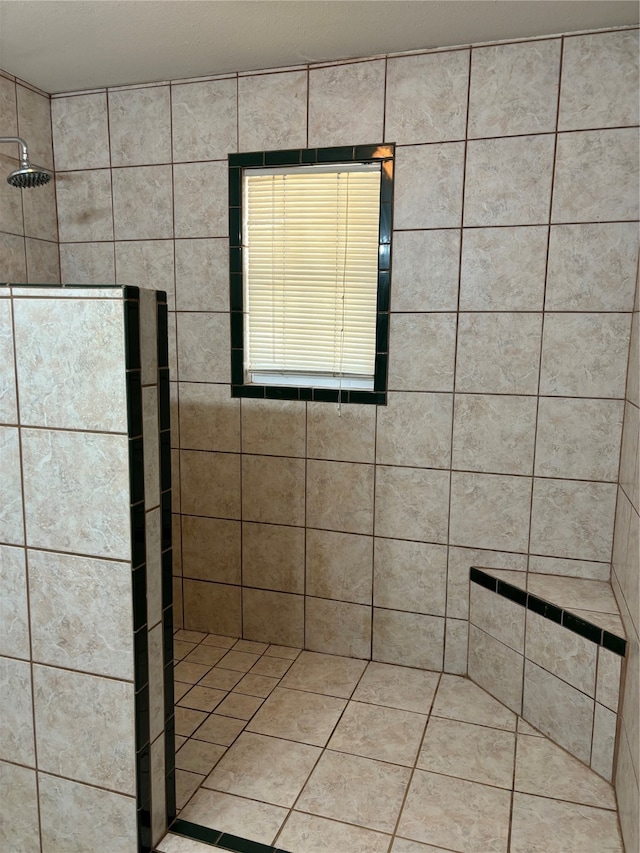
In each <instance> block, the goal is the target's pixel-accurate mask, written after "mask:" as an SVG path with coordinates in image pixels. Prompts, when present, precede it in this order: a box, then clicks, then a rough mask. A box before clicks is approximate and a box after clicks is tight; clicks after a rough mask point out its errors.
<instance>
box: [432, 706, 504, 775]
mask: <svg viewBox="0 0 640 853" xmlns="http://www.w3.org/2000/svg"><path fill="white" fill-rule="evenodd" d="M515 742H516V738H515V734H513V733H512V732H505V731H502V730H500V729H491V728H489V727H488V726H475V725H473V724H471V723H462V722H460V721H459V720H446V719H441V718H439V717H432V718H431V719H430V720H429V725H428V726H427V733H426V735H425V738H424V743H423V744H422V749H421V750H420V755H419V756H418V762H417V767H419V768H420V769H421V770H430V771H431V772H433V773H444V774H446V775H447V776H457V777H458V778H460V779H468V780H469V781H471V782H482V783H483V784H484V785H495V786H497V787H498V788H507V789H508V790H511V788H512V785H513V765H514V761H515Z"/></svg>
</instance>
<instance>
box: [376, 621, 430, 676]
mask: <svg viewBox="0 0 640 853" xmlns="http://www.w3.org/2000/svg"><path fill="white" fill-rule="evenodd" d="M443 655H444V619H443V618H442V617H440V616H423V615H422V614H419V613H404V612H402V611H399V610H382V609H381V608H378V607H375V608H374V610H373V659H374V660H377V661H381V662H382V663H395V664H402V665H404V666H414V667H419V668H421V669H433V670H441V669H442V662H443Z"/></svg>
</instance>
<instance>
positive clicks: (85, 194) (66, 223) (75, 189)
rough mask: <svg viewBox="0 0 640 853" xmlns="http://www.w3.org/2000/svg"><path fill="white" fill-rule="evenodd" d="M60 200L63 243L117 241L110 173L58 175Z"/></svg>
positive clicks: (67, 173) (57, 193)
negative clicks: (114, 228) (114, 235)
mask: <svg viewBox="0 0 640 853" xmlns="http://www.w3.org/2000/svg"><path fill="white" fill-rule="evenodd" d="M56 198H57V203H58V228H59V232H60V241H61V242H67V241H69V242H73V241H80V242H85V241H92V240H113V210H112V203H111V172H110V171H109V170H107V169H92V170H91V171H85V172H66V173H63V174H58V175H57V176H56Z"/></svg>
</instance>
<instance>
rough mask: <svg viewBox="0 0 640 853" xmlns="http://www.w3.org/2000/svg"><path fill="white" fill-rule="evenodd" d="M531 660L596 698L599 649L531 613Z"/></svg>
mask: <svg viewBox="0 0 640 853" xmlns="http://www.w3.org/2000/svg"><path fill="white" fill-rule="evenodd" d="M526 646H527V658H530V659H531V660H532V661H534V663H537V664H538V665H539V666H541V667H543V668H544V669H546V670H548V671H549V672H551V673H553V674H554V675H557V676H558V678H562V679H563V681H567V682H568V683H569V684H571V685H573V686H574V687H577V688H578V690H581V691H582V692H583V693H586V694H587V695H588V696H594V695H595V685H596V655H597V651H598V647H597V645H596V644H595V643H594V642H592V641H591V640H587V639H585V638H584V637H581V636H579V635H578V634H574V633H573V631H569V630H567V629H566V628H563V627H561V626H560V625H557V624H556V623H555V622H551V621H550V620H549V619H545V618H544V617H543V616H539V615H538V614H537V613H534V612H533V611H531V610H529V611H527V638H526Z"/></svg>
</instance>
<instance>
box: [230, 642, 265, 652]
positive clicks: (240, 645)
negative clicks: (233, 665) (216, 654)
mask: <svg viewBox="0 0 640 853" xmlns="http://www.w3.org/2000/svg"><path fill="white" fill-rule="evenodd" d="M268 648H269V644H268V643H257V642H255V641H254V640H238V641H237V642H236V643H234V644H233V650H234V651H235V652H249V654H252V655H261V654H263V652H266V650H267V649H268Z"/></svg>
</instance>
